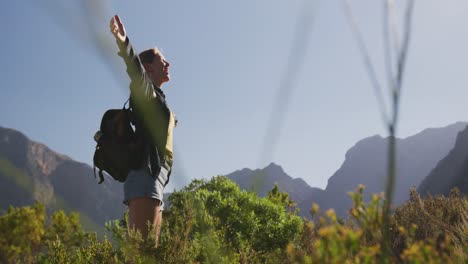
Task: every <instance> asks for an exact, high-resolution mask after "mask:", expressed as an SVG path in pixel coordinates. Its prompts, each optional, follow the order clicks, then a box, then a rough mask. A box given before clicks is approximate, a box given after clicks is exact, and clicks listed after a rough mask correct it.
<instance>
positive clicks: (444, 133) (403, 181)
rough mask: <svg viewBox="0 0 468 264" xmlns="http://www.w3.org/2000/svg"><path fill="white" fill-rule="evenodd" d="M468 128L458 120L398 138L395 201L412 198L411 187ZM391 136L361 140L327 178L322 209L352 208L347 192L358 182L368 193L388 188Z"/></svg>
mask: <svg viewBox="0 0 468 264" xmlns="http://www.w3.org/2000/svg"><path fill="white" fill-rule="evenodd" d="M465 127H466V123H462V122H458V123H455V124H453V125H450V126H447V127H442V128H429V129H425V130H423V131H422V132H420V133H418V134H416V135H414V136H411V137H408V138H405V139H397V140H396V142H397V143H396V144H397V173H396V184H395V190H394V203H395V204H396V205H399V204H401V203H403V202H404V201H406V200H407V199H408V198H409V189H410V188H411V187H412V186H415V187H416V186H418V185H419V184H420V182H421V181H422V180H423V179H424V178H425V177H426V176H427V175H428V174H429V172H430V171H431V170H432V169H433V168H434V167H435V165H436V164H437V162H439V161H440V160H441V159H442V158H444V157H445V156H446V155H447V154H448V153H449V151H450V150H451V149H452V148H453V146H454V144H455V139H456V135H457V133H458V132H459V131H460V130H462V129H464V128H465ZM387 144H388V138H382V137H380V136H373V137H369V138H366V139H363V140H361V141H359V142H358V143H357V144H356V145H355V146H354V147H352V148H351V149H350V150H349V151H348V152H347V153H346V159H345V161H344V163H343V164H342V166H341V167H340V168H339V169H338V170H337V171H336V172H335V173H334V174H333V176H332V177H330V179H329V180H328V185H327V187H326V189H325V192H324V193H323V196H322V197H317V200H320V201H322V204H321V206H322V208H323V209H327V208H334V209H335V210H336V211H337V214H338V215H340V216H342V217H343V216H345V215H346V210H347V209H348V208H350V207H351V204H352V203H351V200H350V199H349V197H348V195H347V193H348V192H351V191H354V190H355V189H356V188H357V186H358V185H359V184H364V185H365V186H366V189H365V194H366V195H365V196H366V198H367V199H369V197H370V194H371V193H377V194H378V193H381V192H383V191H384V190H385V184H386V178H387Z"/></svg>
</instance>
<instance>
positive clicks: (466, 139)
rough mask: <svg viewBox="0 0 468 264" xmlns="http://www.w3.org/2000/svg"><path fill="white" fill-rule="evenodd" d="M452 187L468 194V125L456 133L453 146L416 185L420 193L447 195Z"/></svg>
mask: <svg viewBox="0 0 468 264" xmlns="http://www.w3.org/2000/svg"><path fill="white" fill-rule="evenodd" d="M454 187H458V189H459V190H460V191H461V193H463V194H465V195H466V194H468V127H467V128H465V129H464V130H463V131H461V132H459V133H458V136H457V140H456V142H455V147H454V148H453V149H452V150H451V151H450V153H449V154H448V155H447V156H446V157H445V158H444V159H442V160H441V161H440V162H439V163H438V164H437V166H436V167H435V168H434V169H433V170H432V171H431V172H430V174H429V175H428V176H427V177H426V178H425V179H424V180H423V181H422V183H421V184H420V185H419V187H418V192H419V193H420V194H422V195H427V194H432V195H438V194H443V195H448V194H449V192H450V190H451V189H452V188H454Z"/></svg>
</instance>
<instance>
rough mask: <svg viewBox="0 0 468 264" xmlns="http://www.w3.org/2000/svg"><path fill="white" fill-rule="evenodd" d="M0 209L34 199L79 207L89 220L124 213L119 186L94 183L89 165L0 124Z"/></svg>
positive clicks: (60, 206)
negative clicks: (0, 197)
mask: <svg viewBox="0 0 468 264" xmlns="http://www.w3.org/2000/svg"><path fill="white" fill-rule="evenodd" d="M0 192H1V193H2V199H1V201H0V210H3V211H5V210H6V209H7V208H8V206H9V205H13V206H23V205H27V204H31V203H33V202H34V201H40V202H42V203H44V204H45V205H46V207H47V208H48V210H55V209H65V210H67V211H72V210H73V211H79V212H80V213H81V215H82V218H83V219H85V220H86V221H88V226H89V225H96V226H99V227H101V228H102V226H103V224H104V222H105V221H108V220H112V219H119V218H121V217H122V214H123V212H124V206H123V204H122V199H123V191H122V185H121V184H119V183H117V182H115V181H113V180H111V179H106V181H105V182H104V183H103V184H101V185H98V184H97V181H96V180H95V179H94V175H93V169H92V168H91V167H90V166H89V165H87V164H84V163H80V162H76V161H73V160H72V159H70V158H69V157H67V156H64V155H61V154H58V153H56V152H54V151H52V150H50V149H49V148H48V147H46V146H45V145H43V144H40V143H37V142H34V141H31V140H30V139H28V138H27V137H26V136H25V135H23V134H22V133H20V132H18V131H15V130H13V129H8V128H3V127H0Z"/></svg>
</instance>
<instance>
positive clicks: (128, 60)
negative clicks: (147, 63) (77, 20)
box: [110, 15, 153, 98]
mask: <svg viewBox="0 0 468 264" xmlns="http://www.w3.org/2000/svg"><path fill="white" fill-rule="evenodd" d="M110 31H111V32H112V35H114V37H115V41H116V42H117V45H118V46H119V56H120V57H122V58H123V59H124V61H125V64H126V65H127V73H128V76H129V77H130V80H131V84H130V90H131V92H132V94H134V95H144V97H146V98H152V97H153V84H152V82H151V80H150V79H149V78H148V76H147V75H146V71H145V68H144V67H143V65H142V64H141V61H140V58H139V57H138V55H137V53H136V51H135V49H134V48H133V47H132V45H131V43H130V40H129V38H128V36H127V33H126V31H125V27H124V25H123V23H122V21H121V20H120V17H119V16H118V15H115V16H113V17H112V19H111V21H110ZM142 93H143V94H142Z"/></svg>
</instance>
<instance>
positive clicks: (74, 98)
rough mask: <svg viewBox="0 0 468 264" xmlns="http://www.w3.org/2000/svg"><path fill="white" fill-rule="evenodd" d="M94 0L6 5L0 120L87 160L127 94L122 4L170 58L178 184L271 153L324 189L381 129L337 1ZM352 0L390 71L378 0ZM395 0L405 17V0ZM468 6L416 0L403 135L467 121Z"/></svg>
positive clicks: (145, 44) (138, 33)
mask: <svg viewBox="0 0 468 264" xmlns="http://www.w3.org/2000/svg"><path fill="white" fill-rule="evenodd" d="M97 2H98V1H65V3H62V1H52V0H49V1H33V0H29V1H2V2H1V3H0V23H1V25H2V29H3V32H2V33H3V34H2V42H1V49H0V56H1V57H2V62H3V63H2V64H1V65H0V89H1V92H2V93H1V94H2V96H1V97H0V113H1V114H0V126H4V127H9V128H14V129H17V130H20V131H22V132H23V133H25V134H26V135H27V136H28V137H30V138H31V139H33V140H35V141H39V142H42V143H44V144H46V145H47V146H49V147H50V148H51V149H53V150H55V151H57V152H59V153H63V154H66V155H68V156H70V157H71V158H73V159H75V160H78V161H81V162H85V163H88V164H91V163H92V154H93V151H94V146H95V143H94V141H93V139H92V136H93V134H94V132H95V131H96V130H97V129H98V126H99V122H100V118H101V116H102V114H103V112H104V111H105V110H106V109H108V108H119V107H121V105H122V104H123V102H125V100H126V99H127V97H128V78H127V77H126V73H125V68H124V65H123V62H122V61H120V59H119V57H117V55H116V51H117V48H116V46H115V45H114V42H113V39H112V36H111V34H110V32H109V31H108V24H109V19H110V17H111V16H112V15H113V14H115V13H117V14H119V15H120V16H121V18H122V20H123V21H124V23H125V26H126V29H127V32H128V35H129V37H130V39H131V41H132V43H133V44H134V46H135V47H136V49H137V50H143V49H146V48H150V47H154V46H157V47H159V48H161V49H162V51H163V53H164V55H165V57H166V58H167V59H168V60H169V61H170V62H171V76H172V80H171V81H170V82H169V83H167V84H166V85H165V86H164V87H163V89H165V91H166V93H167V97H168V101H169V104H170V106H171V108H172V110H173V111H174V112H175V113H176V115H177V117H178V119H179V126H178V127H177V128H176V129H175V141H174V145H175V149H176V153H175V154H176V167H175V169H174V172H173V173H174V174H173V177H172V185H171V186H169V188H170V189H171V188H174V187H180V186H182V185H183V184H185V183H187V182H188V181H189V180H190V179H191V178H201V177H211V176H214V175H218V174H226V173H230V172H232V171H234V170H237V169H242V168H245V167H249V168H259V167H264V166H266V165H268V164H269V163H270V162H272V161H273V162H275V163H277V164H279V165H281V166H282V167H283V168H284V169H285V171H286V172H287V173H288V174H289V175H291V176H293V177H301V178H303V179H305V180H306V182H307V183H309V185H311V186H313V187H321V188H324V187H325V186H326V184H327V180H328V178H329V177H330V176H331V175H332V174H333V173H334V172H335V171H336V170H337V169H338V168H339V166H340V165H341V163H342V162H343V160H344V156H345V153H346V151H347V150H348V149H349V148H351V147H352V146H353V145H354V144H355V143H356V142H357V141H359V140H360V139H362V138H365V137H368V136H372V135H375V134H381V135H383V136H385V135H386V131H385V128H384V126H383V123H382V121H381V119H380V114H379V111H378V107H377V103H376V100H375V97H374V94H373V92H372V87H371V86H370V82H369V80H368V76H367V75H366V72H365V68H364V67H363V63H362V58H361V56H360V54H359V50H358V48H357V45H356V42H355V40H354V38H353V35H352V32H351V28H350V26H349V24H348V21H347V20H346V17H345V16H344V12H343V9H342V5H341V3H342V1H341V0H328V1H302V0H301V1H299V0H289V1H278V0H255V1H252V0H238V1H219V0H200V1H156V0H153V1H143V0H142V1H138V4H136V2H135V1H125V0H116V1H99V5H97V4H93V6H89V5H87V4H85V3H97ZM349 2H350V3H351V5H352V8H353V11H354V14H355V16H356V18H357V21H358V23H359V25H360V28H361V30H362V32H363V35H364V37H365V40H366V44H367V46H368V47H369V50H370V55H371V57H372V59H373V61H374V63H375V65H376V69H377V71H378V76H379V78H380V80H381V82H382V83H383V80H384V79H385V74H384V72H385V71H384V70H385V69H384V67H383V66H384V61H383V54H384V53H383V48H382V47H383V43H382V36H383V35H382V5H381V1H375V0H360V1H357V0H356V1H354V0H350V1H349ZM395 2H396V4H397V7H398V8H397V11H398V12H397V15H398V17H399V18H401V15H402V12H401V11H402V7H403V4H404V3H405V2H406V1H402V0H397V1H395ZM87 6H88V7H90V8H89V9H88V8H86V7H87ZM467 12H468V2H466V1H463V0H446V1H440V0H439V1H438V0H425V1H416V5H415V11H414V16H413V35H412V40H411V44H410V51H409V56H408V64H407V71H406V75H405V80H404V87H403V95H402V96H403V97H402V103H401V118H400V123H399V127H398V133H397V134H398V136H400V137H407V136H410V135H413V134H415V133H418V132H420V131H421V130H423V129H425V128H428V127H441V126H446V125H449V124H452V123H454V122H457V121H466V120H468V118H467V116H468V103H466V102H467V98H468V91H467V89H466V88H467V84H468V50H467V49H468V16H466V14H467ZM304 14H306V15H307V16H310V17H312V20H311V24H310V30H307V28H305V29H304V28H302V27H301V28H300V29H302V31H299V32H300V34H299V39H300V40H301V41H302V42H303V43H305V45H304V47H305V50H304V52H303V50H301V48H300V47H301V46H300V45H299V46H298V45H297V43H296V44H295V42H294V39H295V37H297V36H296V35H295V32H296V30H297V28H296V25H297V20H298V17H302V16H303V15H304ZM400 21H401V20H400ZM400 25H401V23H400ZM400 33H401V30H400ZM98 43H99V44H98ZM298 47H299V48H298ZM292 51H294V52H292ZM291 58H292V59H291ZM301 62H302V63H301ZM298 65H299V66H300V67H297V66H298ZM288 78H289V79H291V80H292V82H291V85H289V86H288V87H286V88H287V89H286V90H288V91H289V93H288V94H287V93H286V92H284V91H283V92H282V93H281V96H282V98H284V97H286V96H290V100H289V101H288V103H287V105H286V107H285V106H281V105H274V104H275V102H276V97H277V93H278V90H279V89H280V87H283V88H284V86H281V83H282V80H287V79H288ZM282 103H284V102H283V101H282ZM278 109H279V110H281V111H282V110H283V109H286V110H287V111H286V112H285V115H284V121H280V120H278V119H279V117H278V115H279V114H278V111H279V110H278ZM272 113H273V114H274V119H273V120H274V121H273V122H272V123H271V124H272V125H270V124H269V122H270V121H269V120H270V118H271V115H272ZM278 129H279V130H278ZM275 131H280V133H279V137H278V139H277V141H276V142H277V144H275V145H274V146H273V148H272V150H271V151H269V152H268V153H267V154H265V153H263V151H262V149H263V140H264V138H265V136H266V135H268V134H269V135H271V134H272V133H277V132H275Z"/></svg>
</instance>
